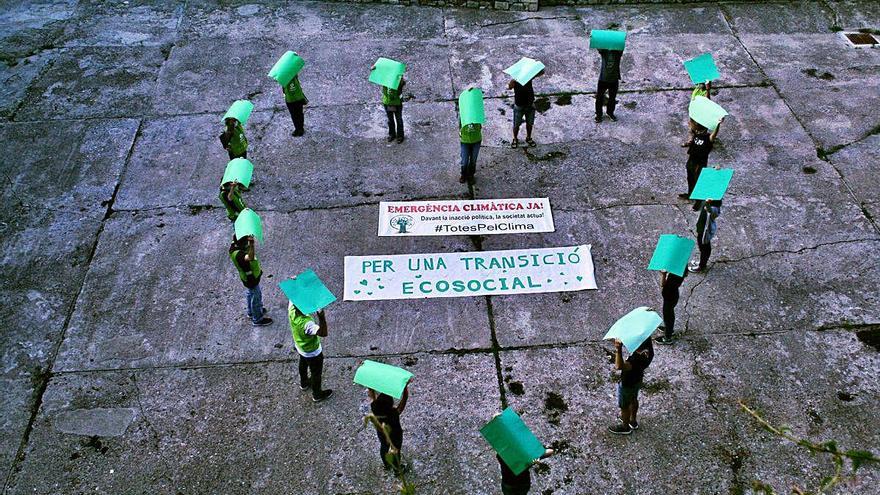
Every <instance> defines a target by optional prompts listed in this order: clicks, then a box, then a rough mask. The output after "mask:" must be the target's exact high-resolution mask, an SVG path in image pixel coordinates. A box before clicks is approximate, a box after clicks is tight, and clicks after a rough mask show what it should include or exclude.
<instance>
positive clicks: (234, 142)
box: [220, 117, 248, 160]
mask: <svg viewBox="0 0 880 495" xmlns="http://www.w3.org/2000/svg"><path fill="white" fill-rule="evenodd" d="M223 122H224V123H225V124H226V129H224V130H223V133H222V134H220V144H222V145H223V149H225V150H226V151H228V152H229V159H230V160H235V159H236V158H247V148H248V142H247V137H246V136H245V135H244V126H242V125H241V122H239V121H238V119H235V118H233V117H227V118H226V119H224V120H223Z"/></svg>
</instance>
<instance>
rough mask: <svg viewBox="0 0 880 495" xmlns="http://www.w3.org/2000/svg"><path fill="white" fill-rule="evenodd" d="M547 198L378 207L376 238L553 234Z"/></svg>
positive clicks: (404, 204)
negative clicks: (377, 236) (377, 233)
mask: <svg viewBox="0 0 880 495" xmlns="http://www.w3.org/2000/svg"><path fill="white" fill-rule="evenodd" d="M554 230H555V228H554V226H553V213H551V211H550V200H549V199H547V198H514V199H476V200H470V201H465V200H456V201H446V200H444V201H439V200H438V201H400V202H385V201H383V202H381V203H379V236H380V237H393V236H407V235H409V236H414V235H415V236H419V235H486V234H524V233H525V234H528V233H534V232H553V231H554Z"/></svg>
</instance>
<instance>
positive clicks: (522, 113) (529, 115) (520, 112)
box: [513, 105, 535, 127]
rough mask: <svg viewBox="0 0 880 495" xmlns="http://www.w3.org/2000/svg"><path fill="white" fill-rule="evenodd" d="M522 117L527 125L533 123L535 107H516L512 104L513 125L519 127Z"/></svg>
mask: <svg viewBox="0 0 880 495" xmlns="http://www.w3.org/2000/svg"><path fill="white" fill-rule="evenodd" d="M523 118H525V120H526V124H527V125H533V124H534V123H535V107H534V106H530V107H518V106H516V105H514V106H513V126H514V127H519V126H521V125H522V122H523Z"/></svg>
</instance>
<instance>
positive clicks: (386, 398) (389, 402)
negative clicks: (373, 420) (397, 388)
mask: <svg viewBox="0 0 880 495" xmlns="http://www.w3.org/2000/svg"><path fill="white" fill-rule="evenodd" d="M370 409H371V410H372V411H373V414H376V415H379V416H387V415H388V413H390V412H391V410H392V409H394V399H392V398H391V396H390V395H387V394H379V395H378V396H377V397H376V398H375V399H373V402H372V404H370Z"/></svg>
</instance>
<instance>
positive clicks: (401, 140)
mask: <svg viewBox="0 0 880 495" xmlns="http://www.w3.org/2000/svg"><path fill="white" fill-rule="evenodd" d="M404 139H405V138H404V137H403V134H401V135H400V136H397V142H398V143H402V142H403V140H404Z"/></svg>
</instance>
